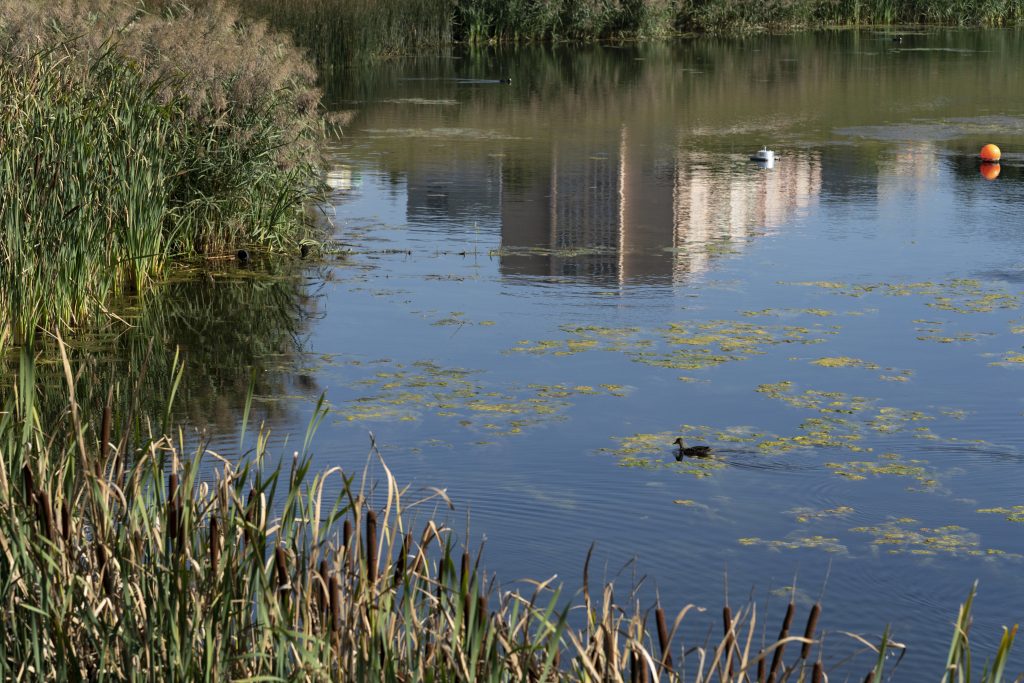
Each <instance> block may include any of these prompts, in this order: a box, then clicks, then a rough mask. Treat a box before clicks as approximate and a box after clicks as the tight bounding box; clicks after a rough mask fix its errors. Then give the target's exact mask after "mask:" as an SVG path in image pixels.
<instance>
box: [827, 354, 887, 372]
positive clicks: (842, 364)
mask: <svg viewBox="0 0 1024 683" xmlns="http://www.w3.org/2000/svg"><path fill="white" fill-rule="evenodd" d="M811 365H818V366H821V367H823V368H866V369H868V370H878V369H879V367H880V366H879V365H878V364H877V363H872V362H870V361H866V360H861V359H860V358H850V357H849V356H826V357H825V358H819V359H817V360H812V361H811Z"/></svg>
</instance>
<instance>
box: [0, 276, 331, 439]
mask: <svg viewBox="0 0 1024 683" xmlns="http://www.w3.org/2000/svg"><path fill="white" fill-rule="evenodd" d="M210 277H213V276H212V275H211V276H210ZM317 302H318V299H317V296H316V294H315V293H314V292H312V291H311V290H310V288H309V286H308V285H306V284H305V283H304V282H303V281H302V280H301V278H300V277H299V275H298V274H297V273H295V272H293V271H292V266H291V264H286V263H285V264H282V263H277V262H276V261H271V262H267V263H264V264H263V266H262V267H257V266H254V267H252V268H246V269H237V270H235V271H234V272H223V273H217V274H216V276H215V281H214V282H210V281H209V280H208V278H207V277H192V278H188V279H181V278H180V277H176V278H175V279H174V280H171V281H167V282H163V283H160V284H157V285H155V286H154V287H153V288H151V289H150V291H149V292H147V294H146V296H145V298H144V300H141V301H140V300H135V301H134V302H132V301H124V302H119V304H123V305H119V306H118V310H119V311H120V312H121V313H120V316H121V318H122V320H111V321H107V322H105V323H104V324H103V325H101V326H99V328H98V329H95V330H93V329H91V328H90V329H86V330H83V331H82V333H81V334H80V335H77V336H76V338H75V340H74V342H73V343H71V344H70V345H69V348H68V350H67V352H68V355H69V357H70V359H71V361H72V363H73V364H74V366H75V367H76V368H78V372H77V373H76V382H75V396H76V399H77V400H78V402H79V403H80V405H81V406H82V409H83V411H85V412H86V413H87V414H90V415H94V414H98V412H99V411H100V410H101V409H102V407H103V406H104V405H105V404H106V403H107V402H108V401H110V402H112V403H113V405H114V406H116V407H118V409H119V410H118V411H117V412H119V414H122V415H124V414H127V413H128V412H139V413H141V414H145V415H163V413H164V409H165V407H166V406H165V403H166V400H165V398H163V397H166V396H169V395H171V393H172V392H174V394H175V403H174V416H175V420H182V421H185V422H187V423H188V424H190V425H192V426H195V427H199V428H207V427H210V428H213V430H214V431H215V432H217V433H220V434H225V433H231V432H233V431H234V430H235V429H236V428H237V425H238V421H239V416H240V415H241V413H242V410H243V409H244V407H245V404H246V396H247V394H248V392H249V391H250V390H251V391H252V392H253V393H254V394H255V396H256V401H255V403H256V408H255V410H256V411H257V412H258V413H259V416H260V418H261V419H266V420H269V421H272V422H273V421H277V420H278V419H280V418H282V417H284V416H286V415H288V414H289V407H290V405H291V402H290V401H288V400H287V399H288V397H289V396H292V395H296V394H299V395H302V396H304V397H310V396H311V395H312V398H315V394H316V393H318V391H319V390H318V389H317V388H316V386H315V383H314V385H313V386H309V385H308V381H307V384H306V385H301V384H300V385H298V386H292V385H291V379H290V378H291V377H293V376H295V375H297V374H300V373H299V367H300V363H301V361H302V351H303V343H304V342H303V335H304V334H305V332H306V331H307V329H308V324H309V321H310V319H311V318H312V317H313V316H315V315H316V313H317V311H316V306H317ZM36 350H37V351H39V352H40V353H41V354H42V357H43V358H49V359H54V358H58V357H59V355H58V353H57V349H56V347H55V345H52V344H51V345H49V346H46V347H43V346H42V345H37V347H36ZM182 366H184V367H186V368H187V371H186V372H184V373H182V372H181V367H182ZM10 370H11V372H4V373H3V374H2V375H0V386H7V385H8V383H9V381H10V380H11V379H12V378H13V376H14V374H15V373H14V372H13V368H10ZM36 375H37V385H38V387H39V395H38V402H37V409H38V411H39V415H40V420H41V422H42V424H44V425H50V424H53V423H54V421H55V420H56V419H57V418H59V416H60V415H61V414H62V413H63V412H64V411H65V410H66V408H67V391H66V386H65V381H64V375H63V369H62V368H61V367H60V365H59V364H55V363H52V362H49V363H41V364H40V365H39V366H38V367H37V369H36ZM126 377H141V380H140V382H139V384H138V385H137V386H136V385H132V386H131V387H128V386H126V383H125V382H124V381H123V380H124V378H126ZM299 381H300V382H301V381H302V380H299ZM309 381H312V380H309ZM111 386H114V387H116V389H115V391H114V394H113V395H109V396H108V393H109V388H110V387H111ZM261 397H267V398H268V399H269V400H266V401H261V400H260V398H261Z"/></svg>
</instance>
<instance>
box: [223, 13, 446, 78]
mask: <svg viewBox="0 0 1024 683" xmlns="http://www.w3.org/2000/svg"><path fill="white" fill-rule="evenodd" d="M237 4H238V5H239V6H240V7H241V8H242V11H244V12H246V13H248V14H251V15H253V16H256V17H259V18H261V19H267V20H268V21H269V22H270V23H271V25H273V26H274V27H276V28H278V29H281V30H286V31H288V32H290V33H291V34H292V35H293V36H294V37H295V39H296V41H297V42H298V43H299V44H300V45H302V46H303V47H305V48H306V49H307V50H308V51H309V53H310V56H311V57H312V58H313V59H314V60H315V61H316V62H317V63H318V64H320V65H322V66H325V67H326V66H331V65H336V64H343V63H345V62H349V61H354V60H358V59H360V58H365V57H375V56H376V57H380V56H390V55H398V54H409V53H410V52H414V51H416V50H421V49H424V48H428V47H436V46H439V45H445V44H448V43H450V42H451V40H452V24H451V5H450V3H449V2H448V1H447V0H291V1H290V2H277V1H276V0H239V1H238V3H237Z"/></svg>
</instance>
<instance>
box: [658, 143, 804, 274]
mask: <svg viewBox="0 0 1024 683" xmlns="http://www.w3.org/2000/svg"><path fill="white" fill-rule="evenodd" d="M820 191H821V164H820V162H819V161H818V159H817V158H816V157H811V156H796V155H785V156H782V157H778V158H777V159H776V161H775V167H774V168H772V169H770V170H769V169H761V168H759V167H757V166H755V165H754V164H744V165H743V166H739V167H737V166H736V165H735V164H732V163H730V162H728V161H725V162H723V161H722V160H721V159H717V158H715V157H712V156H710V155H703V154H699V155H698V154H692V155H690V156H688V157H680V159H679V163H678V166H677V173H676V192H675V197H674V199H675V204H674V214H675V215H674V226H675V232H674V235H673V246H674V248H675V251H676V253H678V254H679V256H680V258H679V260H678V261H677V263H676V268H677V275H679V274H686V273H690V272H696V271H701V270H705V269H706V268H707V267H708V265H709V262H710V260H711V257H712V256H713V255H714V254H715V253H716V252H718V251H719V250H721V249H723V248H728V249H735V248H737V247H739V246H741V245H743V244H745V243H746V242H748V241H749V240H750V239H751V238H752V237H754V236H756V235H757V234H763V233H764V232H766V231H768V230H771V229H772V228H775V227H778V226H779V225H782V224H783V223H784V222H785V221H787V220H789V219H790V218H791V217H792V216H793V215H794V214H795V213H796V212H797V211H798V210H800V209H803V208H806V207H807V206H808V205H809V204H810V202H811V201H812V200H813V199H814V198H815V197H816V196H817V195H818V194H819V192H820Z"/></svg>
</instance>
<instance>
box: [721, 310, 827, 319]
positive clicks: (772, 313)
mask: <svg viewBox="0 0 1024 683" xmlns="http://www.w3.org/2000/svg"><path fill="white" fill-rule="evenodd" d="M835 314H836V313H835V311H830V310H828V309H825V308H762V309H761V310H760V311H741V312H740V315H742V316H743V317H745V318H756V317H761V316H765V317H774V318H783V317H791V316H797V315H813V316H816V317H818V318H828V317H830V316H833V315H835Z"/></svg>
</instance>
